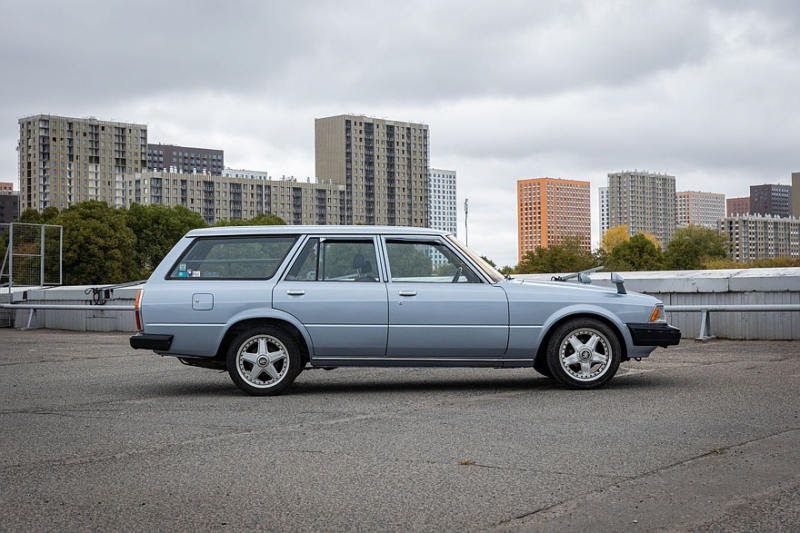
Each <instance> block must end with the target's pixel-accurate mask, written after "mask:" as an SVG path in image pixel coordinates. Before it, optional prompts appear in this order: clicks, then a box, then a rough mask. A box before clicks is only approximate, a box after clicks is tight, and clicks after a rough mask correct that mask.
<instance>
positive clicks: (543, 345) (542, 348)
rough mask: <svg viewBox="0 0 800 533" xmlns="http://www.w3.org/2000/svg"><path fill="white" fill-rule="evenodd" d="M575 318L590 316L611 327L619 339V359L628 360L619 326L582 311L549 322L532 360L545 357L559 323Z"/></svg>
mask: <svg viewBox="0 0 800 533" xmlns="http://www.w3.org/2000/svg"><path fill="white" fill-rule="evenodd" d="M575 318H592V319H595V320H598V321H600V322H602V323H603V324H605V325H606V326H608V327H609V328H611V331H613V332H614V334H615V335H616V336H617V339H618V340H619V345H620V348H621V350H622V353H621V354H620V356H621V358H622V359H621V360H622V361H627V360H628V346H627V341H626V337H625V335H624V334H623V332H622V330H621V329H620V328H619V326H618V325H617V324H616V323H615V322H614V321H613V320H611V319H610V318H608V317H607V316H604V315H601V314H597V313H591V312H582V313H574V314H569V315H565V316H562V317H561V318H558V319H557V320H555V321H553V323H551V324H550V325H549V326H548V327H547V331H546V332H545V334H544V335H543V336H542V338H541V341H540V342H539V348H538V349H537V350H536V357H535V359H534V361H537V360H540V359H539V358H540V357H543V358H545V359H547V345H548V344H550V339H551V338H552V337H553V334H554V333H555V331H556V330H557V329H558V328H559V327H560V326H561V324H564V323H565V322H569V321H570V320H573V319H575Z"/></svg>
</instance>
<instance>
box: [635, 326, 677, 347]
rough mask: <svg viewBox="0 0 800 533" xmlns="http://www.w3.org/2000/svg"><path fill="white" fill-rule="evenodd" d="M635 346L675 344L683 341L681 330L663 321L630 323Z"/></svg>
mask: <svg viewBox="0 0 800 533" xmlns="http://www.w3.org/2000/svg"><path fill="white" fill-rule="evenodd" d="M628 329H629V330H630V332H631V338H632V339H633V345H634V346H661V347H662V348H666V347H667V346H675V345H676V344H678V343H679V342H681V330H680V329H678V328H676V327H675V326H670V325H669V324H665V323H663V322H656V323H652V324H628Z"/></svg>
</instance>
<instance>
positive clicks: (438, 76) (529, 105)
mask: <svg viewBox="0 0 800 533" xmlns="http://www.w3.org/2000/svg"><path fill="white" fill-rule="evenodd" d="M391 4H392V5H389V3H388V2H379V1H368V0H362V1H347V0H337V1H322V0H293V1H288V0H287V1H280V2H279V1H268V0H251V1H237V0H226V1H222V0H217V1H211V0H191V1H189V0H182V1H170V0H158V1H151V0H138V1H136V2H121V1H116V0H100V1H95V0H69V1H65V0H49V1H43V0H25V1H21V0H0V60H2V62H1V63H0V65H2V68H3V72H2V78H1V79H2V83H0V181H13V182H15V183H16V182H17V181H18V180H17V153H16V150H15V148H16V144H17V137H18V124H17V121H18V119H19V118H22V117H25V116H28V115H34V114H40V113H45V114H54V115H63V116H75V117H85V116H94V117H97V118H98V119H102V120H117V121H125V122H135V123H141V124H147V126H148V139H149V141H150V142H161V143H165V144H182V145H187V146H196V147H205V148H216V149H222V150H225V163H226V165H227V166H230V167H234V168H247V169H250V170H262V171H268V172H269V173H270V174H271V175H273V176H278V177H279V176H282V175H287V176H289V175H292V176H295V177H298V178H305V177H308V176H312V177H313V176H314V119H315V118H320V117H325V116H331V115H340V114H344V113H355V114H364V115H369V116H374V117H380V118H388V119H393V120H400V121H414V122H423V123H425V124H428V125H429V127H430V139H431V161H430V163H431V166H433V167H435V168H443V169H448V170H455V171H457V172H458V205H459V217H458V219H459V237H461V239H462V240H464V239H465V235H464V214H463V204H464V198H469V244H470V247H471V248H473V249H474V250H475V251H476V252H478V253H480V254H482V255H486V256H488V257H489V258H491V259H493V260H494V261H495V262H496V263H498V265H500V266H502V265H515V264H516V263H517V256H516V242H517V228H516V189H515V184H516V181H517V180H518V179H526V178H536V177H560V178H567V179H582V180H590V181H591V183H592V203H593V216H592V223H593V226H594V228H593V234H594V241H595V243H596V242H597V233H598V225H599V221H598V215H597V188H598V187H601V186H604V185H605V184H606V179H607V178H606V176H607V174H608V173H609V172H617V171H621V170H633V169H639V170H646V171H650V172H661V173H667V174H670V175H673V176H675V177H676V178H677V188H678V190H700V191H710V192H719V193H724V194H725V195H726V196H727V197H735V196H747V195H748V194H749V186H750V185H752V184H762V183H783V184H789V183H790V182H791V173H792V172H793V171H795V172H796V171H800V2H797V1H795V0H786V1H777V0H776V1H769V0H760V1H758V2H756V1H743V0H742V1H737V0H717V1H681V0H669V1H652V0H649V1H640V0H630V1H626V0H619V1H617V0H613V1H611V0H609V1H602V0H586V1H580V0H574V1H569V0H558V1H555V0H554V1H548V2H545V1H537V0H521V1H498V0H496V1H494V2H485V1H482V2H475V1H472V0H456V1H437V0H420V1H400V2H392V3H391Z"/></svg>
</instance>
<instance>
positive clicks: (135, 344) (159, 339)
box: [130, 333, 172, 352]
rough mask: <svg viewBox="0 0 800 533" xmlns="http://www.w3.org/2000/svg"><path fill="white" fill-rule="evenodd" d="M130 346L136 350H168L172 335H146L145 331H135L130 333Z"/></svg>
mask: <svg viewBox="0 0 800 533" xmlns="http://www.w3.org/2000/svg"><path fill="white" fill-rule="evenodd" d="M130 342H131V348H135V349H137V350H153V351H154V352H166V351H169V347H170V346H172V335H148V334H146V333H137V334H136V335H131V339H130Z"/></svg>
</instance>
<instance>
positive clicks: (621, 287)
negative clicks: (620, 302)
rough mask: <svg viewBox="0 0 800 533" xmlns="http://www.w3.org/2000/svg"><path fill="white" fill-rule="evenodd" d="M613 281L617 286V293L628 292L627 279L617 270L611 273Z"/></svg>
mask: <svg viewBox="0 0 800 533" xmlns="http://www.w3.org/2000/svg"><path fill="white" fill-rule="evenodd" d="M611 283H613V284H614V285H616V286H617V294H628V291H626V290H625V280H624V279H623V278H622V276H620V275H619V274H617V273H616V272H612V273H611Z"/></svg>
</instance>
